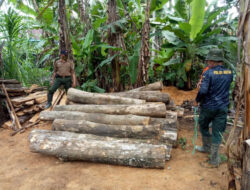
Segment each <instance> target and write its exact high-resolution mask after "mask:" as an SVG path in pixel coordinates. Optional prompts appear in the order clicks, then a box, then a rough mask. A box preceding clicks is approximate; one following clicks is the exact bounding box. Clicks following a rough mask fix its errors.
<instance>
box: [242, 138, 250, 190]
mask: <svg viewBox="0 0 250 190" xmlns="http://www.w3.org/2000/svg"><path fill="white" fill-rule="evenodd" d="M245 144H246V152H245V155H244V157H243V171H242V173H243V175H242V184H241V190H248V189H250V139H249V140H247V141H246V143H245Z"/></svg>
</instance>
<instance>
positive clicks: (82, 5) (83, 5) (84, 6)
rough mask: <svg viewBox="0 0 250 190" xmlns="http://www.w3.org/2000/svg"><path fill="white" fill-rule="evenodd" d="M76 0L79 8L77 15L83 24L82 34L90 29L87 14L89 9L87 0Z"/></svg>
mask: <svg viewBox="0 0 250 190" xmlns="http://www.w3.org/2000/svg"><path fill="white" fill-rule="evenodd" d="M77 1H78V9H79V17H80V20H81V22H82V23H83V24H84V32H83V33H84V36H85V35H86V34H87V33H88V30H89V29H90V20H89V15H88V9H89V0H84V1H83V0H77Z"/></svg>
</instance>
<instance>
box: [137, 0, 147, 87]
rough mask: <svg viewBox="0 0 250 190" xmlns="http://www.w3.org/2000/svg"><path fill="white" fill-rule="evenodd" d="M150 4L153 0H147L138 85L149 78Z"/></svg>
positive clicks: (143, 83)
mask: <svg viewBox="0 0 250 190" xmlns="http://www.w3.org/2000/svg"><path fill="white" fill-rule="evenodd" d="M150 5H151V0H147V8H146V18H145V23H144V25H143V29H142V34H141V36H142V37H141V50H140V57H139V64H138V69H137V82H136V86H137V87H140V86H143V85H145V84H146V82H147V80H148V68H149V61H150V49H149V47H150V44H149V39H150V37H149V34H150V21H149V17H150Z"/></svg>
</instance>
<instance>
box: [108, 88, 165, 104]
mask: <svg viewBox="0 0 250 190" xmlns="http://www.w3.org/2000/svg"><path fill="white" fill-rule="evenodd" d="M111 95H114V96H120V97H127V98H136V99H141V100H146V101H147V102H164V103H169V100H170V98H169V95H168V94H167V93H162V92H160V91H135V92H134V91H128V92H118V93H111Z"/></svg>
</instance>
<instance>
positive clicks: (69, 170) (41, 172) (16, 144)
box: [0, 121, 227, 190]
mask: <svg viewBox="0 0 250 190" xmlns="http://www.w3.org/2000/svg"><path fill="white" fill-rule="evenodd" d="M192 126H193V125H192V122H183V121H180V125H179V128H180V130H179V138H181V137H185V138H186V139H187V144H188V146H187V148H186V149H185V150H182V148H181V146H179V147H178V148H177V149H174V150H173V152H172V159H171V160H170V161H167V162H166V165H165V169H164V170H160V169H141V168H131V167H124V166H112V165H106V164H97V163H88V162H61V161H59V160H58V159H57V158H54V157H50V156H44V155H41V154H37V153H31V152H30V151H29V143H28V135H29V132H30V130H31V129H29V130H27V131H26V132H25V133H22V134H17V135H16V136H14V137H11V136H9V134H10V131H9V130H6V129H2V130H1V131H0V139H1V141H0V189H1V190H12V189H20V190H33V189H35V190H64V189H72V190H81V189H82V190H177V189H178V190H210V189H211V190H223V189H225V190H226V187H227V186H226V181H227V177H226V165H225V164H223V165H221V166H220V167H219V168H218V169H205V168H203V167H201V166H200V162H202V161H204V160H206V159H207V157H206V155H205V154H201V153H195V154H194V155H192V148H193V146H192V137H193V129H192V128H193V127H192ZM37 128H41V129H49V128H50V126H49V125H40V126H38V127H37ZM199 139H200V136H199ZM199 143H200V141H199Z"/></svg>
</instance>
